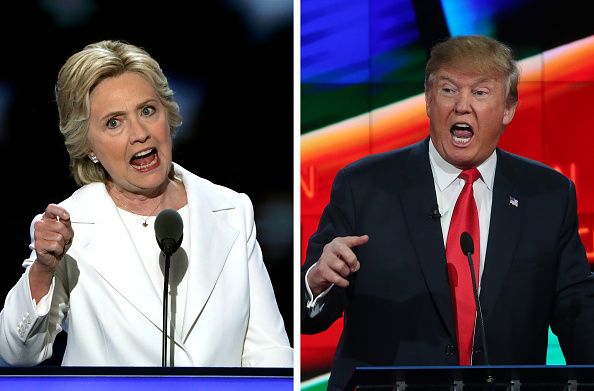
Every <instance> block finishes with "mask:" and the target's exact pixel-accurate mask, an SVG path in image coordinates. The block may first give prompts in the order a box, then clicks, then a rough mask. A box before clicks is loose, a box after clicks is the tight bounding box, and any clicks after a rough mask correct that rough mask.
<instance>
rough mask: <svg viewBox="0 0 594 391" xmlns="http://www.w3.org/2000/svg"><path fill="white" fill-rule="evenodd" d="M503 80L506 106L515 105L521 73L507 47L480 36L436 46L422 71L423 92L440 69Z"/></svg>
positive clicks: (449, 41)
mask: <svg viewBox="0 0 594 391" xmlns="http://www.w3.org/2000/svg"><path fill="white" fill-rule="evenodd" d="M446 65H449V66H453V67H456V68H457V69H459V70H462V71H472V72H476V73H481V74H485V75H489V76H499V77H503V78H504V82H505V97H506V103H507V105H508V106H511V105H514V104H516V103H517V102H518V81H519V79H520V70H519V68H518V66H517V64H516V61H515V60H514V58H513V55H512V50H511V48H510V47H509V46H507V45H505V44H503V43H501V42H499V41H497V40H495V39H493V38H489V37H486V36H482V35H462V36H457V37H453V38H450V39H448V40H447V41H444V42H441V43H439V44H437V45H435V46H434V47H433V48H432V49H431V55H430V56H429V61H427V66H426V67H425V91H428V90H429V89H430V88H431V85H432V84H433V80H434V79H435V74H436V73H437V71H438V70H439V69H441V68H442V67H443V66H446Z"/></svg>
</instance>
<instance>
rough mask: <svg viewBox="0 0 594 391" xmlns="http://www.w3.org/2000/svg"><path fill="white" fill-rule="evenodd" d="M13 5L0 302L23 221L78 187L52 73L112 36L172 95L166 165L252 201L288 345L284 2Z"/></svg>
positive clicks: (2, 67)
mask: <svg viewBox="0 0 594 391" xmlns="http://www.w3.org/2000/svg"><path fill="white" fill-rule="evenodd" d="M14 3H16V2H14ZM14 3H13V4H12V5H11V6H4V5H3V9H2V14H3V19H4V21H5V22H4V23H0V33H1V36H2V37H4V39H3V41H2V52H1V54H0V58H1V61H0V159H1V160H0V167H2V168H3V169H2V178H3V179H2V182H3V190H4V191H3V192H2V193H3V198H2V201H3V202H2V205H3V209H4V213H5V215H4V219H2V220H3V223H2V224H1V225H0V232H1V237H2V243H3V257H2V258H3V264H4V272H3V273H2V274H1V277H0V299H2V302H3V301H4V297H5V296H6V294H7V293H8V291H9V290H10V288H11V287H12V286H13V285H14V284H15V283H16V282H17V280H18V279H19V277H20V275H21V274H22V273H23V271H24V269H23V268H22V265H21V264H22V261H23V260H24V259H25V258H27V257H28V256H29V254H30V250H29V249H28V245H29V242H30V238H29V227H30V223H31V219H32V218H33V217H34V216H35V215H36V214H38V213H41V212H43V210H44V209H45V207H46V206H47V204H48V203H50V202H54V203H57V202H60V201H62V200H64V199H65V198H67V197H68V196H69V195H70V194H71V193H72V192H73V191H74V190H76V185H75V183H74V180H73V179H72V177H71V176H70V173H69V169H68V154H67V152H66V150H65V148H64V145H63V140H62V136H61V135H60V133H59V130H58V126H57V123H58V115H57V109H56V104H55V100H54V95H53V89H54V83H55V80H56V77H57V73H58V71H59V69H60V67H61V66H62V64H63V63H64V62H65V61H66V59H67V58H68V57H69V56H70V55H72V54H73V53H75V52H77V51H78V50H80V49H82V48H83V47H84V46H85V45H87V44H89V43H92V42H95V41H99V40H103V39H122V40H125V41H127V42H129V43H132V44H134V45H137V46H141V47H143V48H144V49H146V50H147V51H148V52H149V54H151V55H152V56H153V57H154V58H155V59H156V60H157V61H158V62H159V64H160V65H161V67H162V69H163V71H164V73H165V75H166V76H167V77H168V80H169V83H170V86H171V87H172V89H173V90H174V92H175V93H176V95H175V98H176V100H177V102H178V103H179V105H180V107H181V112H182V115H183V117H184V124H183V125H182V127H181V128H180V130H179V131H178V134H177V137H176V138H175V140H174V151H173V157H174V161H175V162H177V163H179V164H181V165H182V166H183V167H185V168H186V169H189V170H190V171H192V172H194V173H195V174H197V175H199V176H201V177H204V178H207V179H209V180H211V181H213V182H215V183H217V184H220V185H223V186H227V187H230V188H232V189H234V190H236V191H239V192H244V193H246V194H248V195H249V196H250V198H251V199H252V202H253V203H254V209H255V216H256V226H257V229H258V241H259V242H260V245H261V247H262V250H263V253H264V261H265V263H266V267H267V269H268V272H269V274H270V277H271V279H272V282H273V286H274V289H275V294H276V298H277V302H278V304H279V308H280V311H281V314H282V316H283V318H284V321H285V326H286V329H287V334H288V335H289V338H290V340H291V343H292V341H293V299H292V297H293V266H292V263H293V262H292V259H293V195H292V186H293V46H292V42H293V27H292V3H291V1H285V0H275V1H272V2H271V1H268V0H259V1H256V0H254V1H242V0H221V1H208V2H204V3H203V2H171V1H170V2H159V3H155V4H153V3H150V2H137V1H100V2H99V1H92V0H86V1H56V0H39V1H29V2H22V3H23V4H18V5H17V4H14ZM7 21H10V22H11V23H6V22H7ZM62 334H64V333H62ZM64 341H65V336H64V335H62V336H60V337H59V338H58V340H57V342H56V345H55V349H56V352H55V353H54V357H53V358H52V359H50V360H48V361H46V362H45V363H44V365H59V363H60V361H61V352H62V350H63V345H64ZM160 342H161V341H155V343H160Z"/></svg>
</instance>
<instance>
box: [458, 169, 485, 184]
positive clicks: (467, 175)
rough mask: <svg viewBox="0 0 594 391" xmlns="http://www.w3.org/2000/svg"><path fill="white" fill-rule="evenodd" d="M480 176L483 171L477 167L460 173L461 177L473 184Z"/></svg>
mask: <svg viewBox="0 0 594 391" xmlns="http://www.w3.org/2000/svg"><path fill="white" fill-rule="evenodd" d="M480 177H481V173H480V172H479V170H477V169H476V167H473V168H469V169H467V170H464V171H462V172H461V173H460V178H462V179H464V182H466V183H469V184H471V185H472V184H473V183H474V182H475V181H476V180H477V179H479V178H480Z"/></svg>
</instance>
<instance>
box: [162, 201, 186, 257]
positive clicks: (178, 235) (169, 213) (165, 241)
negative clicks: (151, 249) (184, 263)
mask: <svg viewBox="0 0 594 391" xmlns="http://www.w3.org/2000/svg"><path fill="white" fill-rule="evenodd" d="M155 236H156V237H157V244H158V245H159V248H160V249H161V251H163V253H164V254H165V255H172V254H173V253H174V252H176V251H177V249H178V248H179V246H181V243H182V239H183V236H184V222H183V220H182V218H181V216H180V215H179V213H177V211H175V210H173V209H163V210H162V211H161V213H159V215H158V216H157V218H156V219H155Z"/></svg>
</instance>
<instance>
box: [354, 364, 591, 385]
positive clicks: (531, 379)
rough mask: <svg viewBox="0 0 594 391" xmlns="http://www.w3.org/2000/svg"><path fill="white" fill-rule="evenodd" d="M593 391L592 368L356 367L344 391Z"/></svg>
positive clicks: (563, 366) (494, 366)
mask: <svg viewBox="0 0 594 391" xmlns="http://www.w3.org/2000/svg"><path fill="white" fill-rule="evenodd" d="M355 389H356V390H394V391H400V390H453V391H458V390H460V391H461V390H464V391H471V390H510V391H516V390H518V391H520V390H522V391H525V390H539V391H540V390H543V391H544V390H568V391H573V390H594V366H592V365H554V366H552V365H515V366H500V365H491V366H471V367H457V366H447V367H418V366H417V367H357V368H355V370H354V372H353V375H352V376H351V379H350V380H349V383H347V386H346V387H345V390H348V391H351V390H355Z"/></svg>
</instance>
